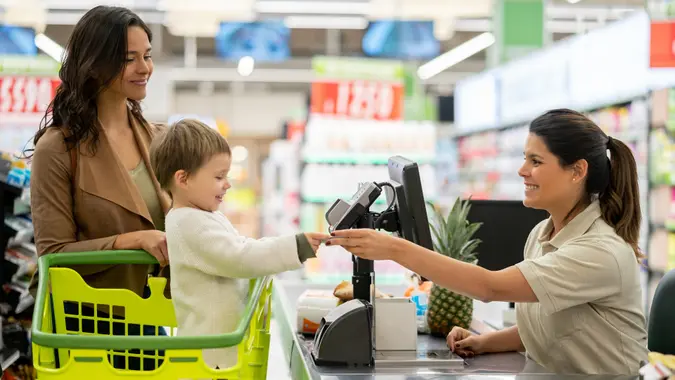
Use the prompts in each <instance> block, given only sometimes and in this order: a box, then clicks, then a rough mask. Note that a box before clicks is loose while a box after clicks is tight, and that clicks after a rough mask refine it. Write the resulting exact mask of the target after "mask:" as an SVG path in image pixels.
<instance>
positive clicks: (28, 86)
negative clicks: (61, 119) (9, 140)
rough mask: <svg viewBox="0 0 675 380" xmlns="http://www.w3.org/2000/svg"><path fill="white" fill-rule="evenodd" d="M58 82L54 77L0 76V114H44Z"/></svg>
mask: <svg viewBox="0 0 675 380" xmlns="http://www.w3.org/2000/svg"><path fill="white" fill-rule="evenodd" d="M60 83H61V81H60V80H59V79H58V78H54V77H39V76H0V114H12V115H17V114H18V115H26V116H31V115H37V114H44V113H45V111H46V110H47V107H48V106H49V103H50V102H51V101H52V99H53V98H54V95H55V94H56V89H57V88H58V86H59V84H60Z"/></svg>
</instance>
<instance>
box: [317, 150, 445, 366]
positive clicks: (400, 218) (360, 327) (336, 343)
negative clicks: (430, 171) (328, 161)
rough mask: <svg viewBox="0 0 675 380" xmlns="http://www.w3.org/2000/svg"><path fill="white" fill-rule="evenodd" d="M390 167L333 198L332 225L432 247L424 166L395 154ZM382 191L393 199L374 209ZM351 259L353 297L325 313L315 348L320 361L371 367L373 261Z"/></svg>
mask: <svg viewBox="0 0 675 380" xmlns="http://www.w3.org/2000/svg"><path fill="white" fill-rule="evenodd" d="M388 170H389V178H390V181H388V182H381V183H376V182H366V183H362V184H360V186H359V189H358V191H357V192H356V193H355V194H354V195H353V196H352V198H351V199H350V200H349V201H345V200H342V199H338V200H336V201H335V202H334V203H333V205H332V206H331V207H330V208H329V209H328V211H327V212H326V220H327V222H328V224H329V226H330V227H329V228H330V230H331V231H335V230H342V229H350V228H371V229H377V230H385V231H388V232H392V233H394V234H395V235H396V236H399V237H401V238H404V239H406V240H409V241H411V242H413V243H415V244H418V245H421V246H423V247H425V248H428V249H433V243H432V239H431V233H430V230H429V222H428V219H427V212H426V205H425V201H424V195H423V192H422V184H421V180H420V174H419V167H418V166H417V164H416V163H415V162H413V161H410V160H408V159H406V158H404V157H401V156H394V157H391V158H390V159H389V161H388ZM383 192H384V193H385V197H386V199H387V204H388V206H387V208H386V209H385V211H383V212H380V213H378V212H373V211H370V207H371V206H372V205H373V203H374V202H375V201H376V200H377V199H378V198H379V197H380V196H381V194H382V193H383ZM352 262H353V274H352V285H353V287H354V299H353V300H351V301H349V302H346V303H343V304H341V305H340V306H338V307H337V308H335V309H333V310H332V311H331V312H330V313H328V314H327V315H326V316H325V317H324V318H322V320H321V323H320V326H319V329H318V330H317V333H316V336H315V338H314V344H313V346H312V348H311V355H312V359H313V360H314V362H315V364H316V365H319V366H350V367H370V366H373V365H374V363H375V342H374V336H375V335H374V330H375V329H374V321H375V316H374V313H375V309H374V306H373V305H374V291H375V273H374V267H373V261H372V260H366V259H362V258H359V257H356V256H352ZM371 285H372V286H371Z"/></svg>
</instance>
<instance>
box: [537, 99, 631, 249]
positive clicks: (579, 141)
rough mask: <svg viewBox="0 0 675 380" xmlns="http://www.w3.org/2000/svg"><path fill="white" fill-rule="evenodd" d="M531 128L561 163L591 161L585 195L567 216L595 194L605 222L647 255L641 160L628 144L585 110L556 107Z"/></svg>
mask: <svg viewBox="0 0 675 380" xmlns="http://www.w3.org/2000/svg"><path fill="white" fill-rule="evenodd" d="M530 133H532V134H534V135H536V136H539V137H540V138H541V139H542V140H543V141H544V143H545V144H546V146H547V148H548V149H549V151H551V153H553V154H554V155H555V156H557V157H558V160H559V162H560V165H561V166H562V167H572V166H573V165H574V164H575V163H577V162H578V161H579V160H586V162H587V163H588V172H587V176H586V182H585V187H586V194H585V196H584V197H582V199H580V200H579V201H578V202H577V204H576V205H575V206H574V207H573V208H572V210H570V212H569V213H568V214H567V217H566V218H565V219H568V218H569V216H570V215H571V213H572V212H573V211H574V210H576V209H577V208H579V207H581V206H583V205H587V204H589V203H590V202H591V201H592V200H593V199H595V198H596V197H597V199H598V200H599V201H600V208H601V210H602V218H603V219H604V220H605V222H607V224H609V225H610V226H612V227H614V230H615V231H616V233H617V234H618V235H619V236H621V237H622V238H623V240H625V241H626V242H627V243H628V244H630V246H631V247H632V248H633V251H634V252H635V256H636V258H637V259H638V260H640V259H641V258H643V254H642V252H641V250H640V248H639V247H638V238H639V235H640V219H641V215H642V214H641V212H640V197H639V188H638V174H637V165H636V163H635V158H634V157H633V152H632V151H631V150H630V148H629V147H628V146H627V145H626V144H624V143H623V142H621V141H620V140H617V139H615V138H612V137H609V136H607V135H606V134H605V133H604V132H603V131H602V130H601V129H600V127H598V126H597V125H596V124H595V123H594V122H593V121H592V120H590V119H589V118H587V117H586V116H584V115H583V114H581V113H579V112H576V111H572V110H569V109H555V110H551V111H549V112H546V113H545V114H543V115H541V116H539V117H537V118H536V119H534V121H532V123H531V124H530ZM608 152H609V155H608Z"/></svg>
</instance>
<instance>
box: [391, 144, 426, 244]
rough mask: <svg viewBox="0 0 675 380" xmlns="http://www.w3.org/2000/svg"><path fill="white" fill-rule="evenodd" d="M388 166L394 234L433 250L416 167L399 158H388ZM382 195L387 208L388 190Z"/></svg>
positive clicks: (418, 171) (412, 163) (410, 162)
mask: <svg viewBox="0 0 675 380" xmlns="http://www.w3.org/2000/svg"><path fill="white" fill-rule="evenodd" d="M388 166H389V179H390V180H391V181H390V183H391V184H392V186H393V187H394V191H395V192H396V199H395V204H394V206H395V209H396V211H397V213H398V219H399V228H398V232H395V234H396V235H398V236H399V237H402V238H404V239H406V240H408V241H411V242H413V243H415V244H417V245H420V246H422V247H424V248H428V249H430V250H433V249H434V246H433V241H432V240H431V231H430V230H429V220H428V218H427V209H426V204H425V201H424V193H423V191H422V181H421V179H420V170H419V167H418V166H417V164H416V163H415V162H413V161H410V160H408V159H407V158H404V157H401V156H394V157H391V158H389V164H388ZM385 194H386V198H387V204H390V203H391V202H392V197H393V193H392V191H391V189H389V188H387V191H386V192H385Z"/></svg>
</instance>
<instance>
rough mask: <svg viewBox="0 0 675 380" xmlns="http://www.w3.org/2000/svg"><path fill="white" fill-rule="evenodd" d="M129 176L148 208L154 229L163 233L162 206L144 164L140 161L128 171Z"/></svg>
mask: <svg viewBox="0 0 675 380" xmlns="http://www.w3.org/2000/svg"><path fill="white" fill-rule="evenodd" d="M129 174H130V175H131V178H133V180H134V183H135V184H136V187H138V191H139V192H140V193H141V197H142V198H143V200H144V201H145V204H146V206H147V207H148V211H149V212H150V216H151V217H152V223H154V224H155V228H156V229H158V230H160V231H164V211H163V209H162V205H161V204H160V203H159V198H158V197H157V192H155V187H154V185H153V183H152V177H151V176H150V172H149V171H148V168H147V167H146V166H145V162H143V160H141V163H140V164H138V166H137V167H136V168H134V169H133V170H130V171H129Z"/></svg>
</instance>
